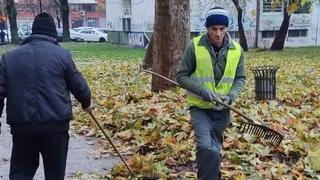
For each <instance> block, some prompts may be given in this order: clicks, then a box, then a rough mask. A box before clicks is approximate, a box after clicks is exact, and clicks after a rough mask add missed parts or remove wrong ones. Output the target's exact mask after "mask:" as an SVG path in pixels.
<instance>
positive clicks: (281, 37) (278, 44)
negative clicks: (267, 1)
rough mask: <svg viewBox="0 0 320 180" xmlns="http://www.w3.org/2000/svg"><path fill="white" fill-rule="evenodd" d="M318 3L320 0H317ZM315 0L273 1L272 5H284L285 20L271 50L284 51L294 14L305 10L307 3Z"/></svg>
mask: <svg viewBox="0 0 320 180" xmlns="http://www.w3.org/2000/svg"><path fill="white" fill-rule="evenodd" d="M317 1H318V0H317ZM312 2H313V0H272V3H274V4H277V3H283V5H284V6H283V20H282V23H281V26H280V29H279V31H278V32H277V33H276V36H275V37H274V40H273V43H272V45H271V48H270V50H282V49H283V47H284V42H285V39H286V36H287V33H288V29H289V22H290V17H291V15H292V13H294V12H296V11H298V10H299V8H304V7H305V5H306V4H307V3H309V4H310V3H312Z"/></svg>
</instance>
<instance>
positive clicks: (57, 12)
mask: <svg viewBox="0 0 320 180" xmlns="http://www.w3.org/2000/svg"><path fill="white" fill-rule="evenodd" d="M56 16H57V22H58V28H59V29H60V28H61V19H60V17H59V11H58V9H57V10H56Z"/></svg>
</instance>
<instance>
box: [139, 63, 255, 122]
mask: <svg viewBox="0 0 320 180" xmlns="http://www.w3.org/2000/svg"><path fill="white" fill-rule="evenodd" d="M141 70H142V71H144V72H146V73H149V74H152V75H155V76H158V77H161V78H162V79H165V80H167V81H169V82H171V83H172V84H174V85H176V86H179V87H181V88H182V89H184V88H183V87H182V86H181V85H180V84H178V83H177V82H175V81H173V80H171V79H169V78H167V77H165V76H162V75H160V74H158V73H155V72H153V71H149V70H147V69H141ZM214 102H216V103H218V104H221V105H222V106H224V107H226V108H229V109H230V110H232V111H233V112H235V113H237V114H238V115H239V116H242V117H243V118H245V119H246V120H248V121H250V122H254V121H253V120H252V119H251V118H250V117H248V116H247V115H245V114H243V113H242V112H240V111H239V110H238V109H236V108H234V107H232V106H230V105H228V104H226V103H224V102H222V101H216V100H215V101H214Z"/></svg>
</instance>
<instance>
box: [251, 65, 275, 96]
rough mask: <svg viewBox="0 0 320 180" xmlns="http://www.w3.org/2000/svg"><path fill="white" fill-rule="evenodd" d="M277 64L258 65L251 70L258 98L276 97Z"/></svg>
mask: <svg viewBox="0 0 320 180" xmlns="http://www.w3.org/2000/svg"><path fill="white" fill-rule="evenodd" d="M278 69H279V67H277V66H258V67H254V68H252V69H251V70H252V71H253V73H254V79H255V94H256V97H255V99H256V100H273V99H276V72H277V70H278Z"/></svg>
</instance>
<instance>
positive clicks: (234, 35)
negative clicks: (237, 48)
mask: <svg viewBox="0 0 320 180" xmlns="http://www.w3.org/2000/svg"><path fill="white" fill-rule="evenodd" d="M229 34H230V36H231V38H232V39H239V37H240V34H239V31H229Z"/></svg>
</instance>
